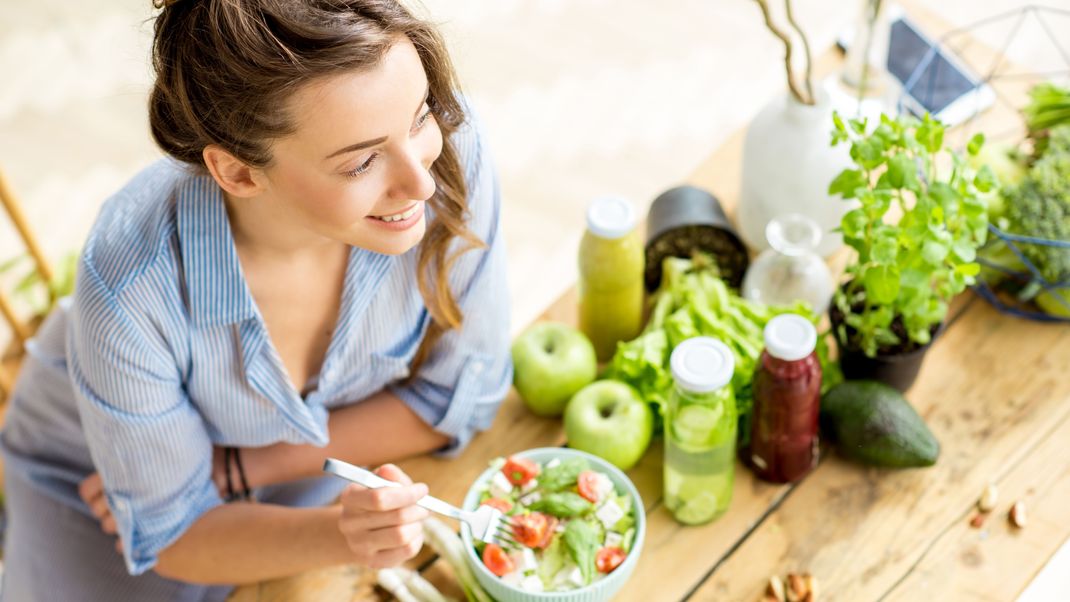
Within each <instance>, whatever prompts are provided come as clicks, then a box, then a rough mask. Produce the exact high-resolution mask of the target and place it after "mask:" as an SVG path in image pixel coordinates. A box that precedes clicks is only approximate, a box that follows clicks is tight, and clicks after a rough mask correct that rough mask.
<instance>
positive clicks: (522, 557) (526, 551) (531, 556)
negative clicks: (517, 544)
mask: <svg viewBox="0 0 1070 602" xmlns="http://www.w3.org/2000/svg"><path fill="white" fill-rule="evenodd" d="M509 556H510V557H511V558H512V559H513V565H514V566H516V570H517V572H519V573H521V574H523V573H526V572H527V571H534V570H535V569H536V568H538V567H539V563H538V561H536V560H535V552H533V551H532V550H531V548H521V549H519V550H517V551H516V552H513V553H512V554H510V555H509Z"/></svg>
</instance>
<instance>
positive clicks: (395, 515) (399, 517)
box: [343, 505, 430, 531]
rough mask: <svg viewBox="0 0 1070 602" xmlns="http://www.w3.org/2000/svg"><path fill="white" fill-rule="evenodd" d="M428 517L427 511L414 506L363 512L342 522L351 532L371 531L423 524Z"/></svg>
mask: <svg viewBox="0 0 1070 602" xmlns="http://www.w3.org/2000/svg"><path fill="white" fill-rule="evenodd" d="M428 516H430V513H429V512H428V511H427V510H424V509H423V508H421V507H420V506H415V505H414V506H406V507H404V508H399V509H397V510H388V511H386V512H364V513H361V514H356V515H351V516H347V517H345V518H344V519H343V520H345V521H347V522H348V524H349V527H350V528H352V529H353V530H357V529H361V530H365V531H371V530H373V529H385V528H387V527H396V526H399V525H405V524H409V523H423V521H424V520H425V519H426V518H427V517H428Z"/></svg>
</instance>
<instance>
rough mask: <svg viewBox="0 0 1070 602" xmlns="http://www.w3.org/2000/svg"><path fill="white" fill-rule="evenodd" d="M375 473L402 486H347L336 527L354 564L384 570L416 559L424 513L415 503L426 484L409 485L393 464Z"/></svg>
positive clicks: (425, 492) (420, 541)
mask: <svg viewBox="0 0 1070 602" xmlns="http://www.w3.org/2000/svg"><path fill="white" fill-rule="evenodd" d="M375 473H376V474H377V475H379V476H381V477H383V478H384V479H389V480H391V481H396V482H398V483H402V484H403V486H401V487H383V488H380V489H365V488H363V487H361V486H360V485H349V486H348V487H346V489H345V491H343V492H342V497H341V502H342V517H341V519H339V521H338V528H339V530H340V531H341V532H342V535H344V536H345V538H346V542H347V543H348V544H349V549H350V550H351V551H352V552H353V556H354V560H355V561H356V562H357V563H359V564H362V565H364V566H368V567H371V568H385V567H390V566H395V565H398V564H401V563H402V562H404V561H406V560H408V559H410V558H412V557H413V556H416V554H418V553H419V552H420V548H421V547H423V543H424V535H423V521H424V519H426V518H427V516H428V512H427V510H424V509H423V508H421V507H420V506H417V505H415V504H416V502H417V500H419V499H420V498H422V497H424V496H425V495H427V485H424V484H423V483H419V484H416V485H413V484H412V480H411V479H410V478H409V477H408V476H407V475H406V474H405V473H404V472H402V471H401V469H400V468H398V467H397V466H394V465H393V464H386V465H384V466H382V467H380V468H379V469H378V470H376V471H375Z"/></svg>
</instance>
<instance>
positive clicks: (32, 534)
mask: <svg viewBox="0 0 1070 602" xmlns="http://www.w3.org/2000/svg"><path fill="white" fill-rule="evenodd" d="M344 487H345V483H344V482H343V481H342V480H341V479H332V478H316V479H309V480H306V481H299V482H296V483H291V484H287V485H284V486H277V487H270V488H263V489H261V490H259V491H258V492H257V498H258V499H259V500H260V501H262V502H265V503H276V504H283V505H287V506H319V505H324V504H327V503H330V502H331V501H332V500H333V499H334V498H336V497H337V496H338V494H339V493H340V492H341V490H342V489H343V488H344ZM4 497H5V500H6V514H7V528H6V530H5V533H4V575H3V582H2V585H0V602H216V601H222V600H225V599H226V598H227V596H228V595H229V594H230V592H231V591H232V590H233V589H234V588H233V587H232V586H207V585H197V584H192V583H184V582H181V581H175V580H172V579H166V578H164V577H161V576H159V575H157V574H156V573H154V572H152V571H148V572H146V573H144V574H142V575H138V576H136V577H134V576H131V575H130V574H129V573H127V571H126V565H125V564H124V563H123V559H122V557H121V556H120V555H119V553H118V552H116V551H115V536H112V535H106V534H104V532H103V531H101V530H100V523H99V522H97V520H96V519H95V518H93V517H92V516H87V515H86V514H85V513H84V512H83V511H81V510H78V509H75V508H72V507H70V506H68V505H66V504H63V503H60V502H59V501H57V500H55V499H53V498H52V497H49V496H47V495H44V494H43V493H41V492H40V491H39V490H38V489H37V488H35V487H34V486H33V485H31V484H30V483H29V482H27V481H26V480H24V479H22V478H20V477H18V476H15V475H13V474H11V473H10V472H8V473H6V474H5V475H4Z"/></svg>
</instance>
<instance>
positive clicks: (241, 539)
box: [154, 503, 353, 584]
mask: <svg viewBox="0 0 1070 602" xmlns="http://www.w3.org/2000/svg"><path fill="white" fill-rule="evenodd" d="M340 516H341V508H340V507H339V506H337V505H333V506H327V507H323V508H286V507H284V506H276V505H271V504H248V503H239V504H225V505H222V506H217V507H216V508H213V509H212V510H209V511H208V512H206V513H205V514H204V515H203V516H202V517H201V518H200V519H198V520H197V522H195V523H194V524H193V526H191V527H190V528H189V529H188V530H187V531H186V532H185V533H184V534H183V535H182V537H181V538H179V539H178V541H176V542H175V543H174V544H172V545H171V546H170V547H168V548H167V549H165V550H164V551H162V552H161V553H160V555H159V559H158V562H157V564H156V567H155V569H154V570H155V571H156V573H158V574H159V575H161V576H163V577H167V578H170V579H176V580H179V581H186V582H190V583H204V584H243V583H253V582H257V581H262V580H265V579H276V578H279V577H287V576H290V575H296V574H298V573H300V572H302V571H307V570H311V569H316V568H322V567H327V566H334V565H338V564H344V563H347V562H352V559H353V558H352V554H351V553H350V551H349V547H348V546H347V544H346V541H345V538H344V537H343V535H342V533H341V532H340V531H339V529H338V519H339V517H340Z"/></svg>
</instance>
